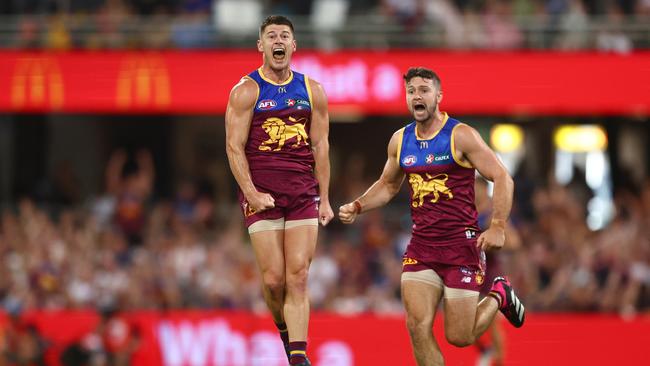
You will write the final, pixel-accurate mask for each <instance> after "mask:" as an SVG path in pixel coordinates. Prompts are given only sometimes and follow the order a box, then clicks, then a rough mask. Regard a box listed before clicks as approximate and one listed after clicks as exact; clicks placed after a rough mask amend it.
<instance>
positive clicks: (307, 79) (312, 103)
mask: <svg viewBox="0 0 650 366" xmlns="http://www.w3.org/2000/svg"><path fill="white" fill-rule="evenodd" d="M305 88H307V96H309V108H311V109H312V110H313V109H314V101H313V99H312V97H311V85H309V76H307V75H305Z"/></svg>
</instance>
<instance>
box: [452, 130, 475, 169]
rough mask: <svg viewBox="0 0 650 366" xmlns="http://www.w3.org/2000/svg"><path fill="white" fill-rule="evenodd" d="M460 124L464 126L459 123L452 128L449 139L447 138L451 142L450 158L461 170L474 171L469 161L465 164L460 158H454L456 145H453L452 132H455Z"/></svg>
mask: <svg viewBox="0 0 650 366" xmlns="http://www.w3.org/2000/svg"><path fill="white" fill-rule="evenodd" d="M461 124H464V123H459V124H457V125H456V126H454V128H452V129H451V137H450V138H449V139H450V140H451V156H452V157H453V158H454V161H455V162H456V164H458V165H460V166H462V167H463V168H467V169H474V166H472V163H470V162H469V161H467V162H465V161H462V160H460V158H459V157H458V156H456V144H455V143H454V132H456V128H457V127H458V126H460V125H461Z"/></svg>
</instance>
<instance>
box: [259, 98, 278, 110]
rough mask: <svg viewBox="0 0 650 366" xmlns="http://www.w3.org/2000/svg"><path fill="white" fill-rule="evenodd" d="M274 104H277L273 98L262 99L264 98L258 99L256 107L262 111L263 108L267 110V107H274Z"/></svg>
mask: <svg viewBox="0 0 650 366" xmlns="http://www.w3.org/2000/svg"><path fill="white" fill-rule="evenodd" d="M276 105H278V103H276V102H275V100H273V99H264V100H262V101H260V102H259V103H258V104H257V109H261V110H263V111H264V110H267V109H271V108H273V107H275V106H276Z"/></svg>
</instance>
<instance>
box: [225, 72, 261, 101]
mask: <svg viewBox="0 0 650 366" xmlns="http://www.w3.org/2000/svg"><path fill="white" fill-rule="evenodd" d="M258 94H259V86H258V85H257V83H256V82H255V80H253V79H251V78H249V77H247V76H244V77H242V78H241V79H240V80H239V82H238V83H237V84H235V86H233V88H232V90H231V91H230V99H229V101H228V103H229V104H230V105H231V106H232V107H235V108H249V107H251V106H252V105H254V104H255V101H256V100H257V97H258Z"/></svg>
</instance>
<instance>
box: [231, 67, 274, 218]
mask: <svg viewBox="0 0 650 366" xmlns="http://www.w3.org/2000/svg"><path fill="white" fill-rule="evenodd" d="M256 100H257V85H256V84H255V82H254V81H253V80H250V79H248V78H242V79H241V80H240V81H239V83H237V85H235V86H234V87H233V89H232V91H231V92H230V98H229V100H228V106H227V107H226V154H227V155H228V162H229V163H230V170H231V171H232V174H233V175H234V176H235V180H236V181H237V184H239V188H241V190H242V192H243V193H244V196H245V197H246V200H247V201H248V204H249V205H250V207H251V209H252V210H254V211H255V212H260V211H263V210H266V209H269V208H273V207H274V205H275V204H274V200H273V197H271V195H270V194H268V193H262V192H258V191H257V189H256V188H255V185H253V180H252V178H251V172H250V169H249V167H248V160H246V154H245V151H244V149H245V146H246V140H247V139H248V133H249V131H250V127H251V120H252V117H253V110H254V107H255V101H256Z"/></svg>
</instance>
